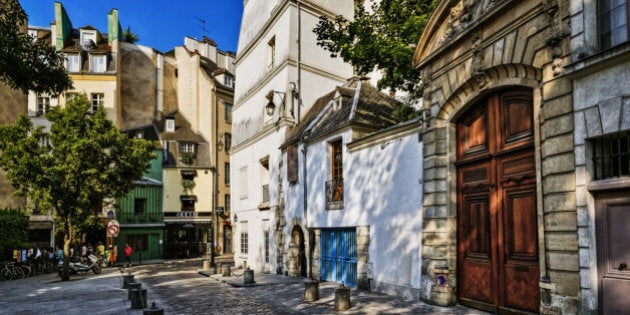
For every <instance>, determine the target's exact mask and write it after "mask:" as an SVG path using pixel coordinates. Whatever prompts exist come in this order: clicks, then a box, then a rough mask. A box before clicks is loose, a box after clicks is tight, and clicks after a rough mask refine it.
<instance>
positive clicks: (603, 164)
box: [591, 132, 630, 180]
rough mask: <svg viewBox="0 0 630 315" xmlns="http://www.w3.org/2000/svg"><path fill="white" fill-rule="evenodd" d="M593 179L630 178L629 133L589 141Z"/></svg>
mask: <svg viewBox="0 0 630 315" xmlns="http://www.w3.org/2000/svg"><path fill="white" fill-rule="evenodd" d="M591 143H592V149H593V151H592V159H593V171H594V173H595V174H594V177H595V179H596V180H597V179H608V178H615V177H621V176H630V133H628V132H623V133H616V134H612V135H606V136H602V137H599V138H596V139H593V140H591Z"/></svg>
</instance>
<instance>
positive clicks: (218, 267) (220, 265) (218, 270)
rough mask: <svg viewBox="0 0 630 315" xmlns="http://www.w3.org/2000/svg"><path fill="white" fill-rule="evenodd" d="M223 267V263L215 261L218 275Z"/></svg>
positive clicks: (215, 269)
mask: <svg viewBox="0 0 630 315" xmlns="http://www.w3.org/2000/svg"><path fill="white" fill-rule="evenodd" d="M222 267H223V263H220V262H218V263H215V264H214V274H215V275H216V274H217V273H220V272H221V271H222V270H223V269H221V268H222Z"/></svg>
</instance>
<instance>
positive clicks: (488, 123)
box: [456, 89, 540, 312]
mask: <svg viewBox="0 0 630 315" xmlns="http://www.w3.org/2000/svg"><path fill="white" fill-rule="evenodd" d="M462 117H463V118H462V119H461V120H460V122H458V125H457V128H456V130H457V142H458V145H457V150H458V151H457V153H458V162H457V164H458V168H457V176H458V183H457V185H458V186H457V191H458V197H457V202H458V213H457V215H458V225H457V228H458V233H457V235H458V286H459V289H458V292H459V293H458V295H459V299H460V302H461V303H463V304H467V305H471V306H474V307H482V308H487V309H488V310H491V311H501V310H512V311H513V310H523V311H531V312H536V311H538V308H539V304H540V292H539V287H538V281H539V277H540V266H539V262H538V259H539V257H538V221H537V220H538V215H537V208H536V206H537V202H536V162H535V155H534V146H533V135H534V133H533V131H534V129H533V126H534V125H533V106H532V102H531V90H521V89H515V90H513V91H509V92H507V93H505V92H504V93H496V94H493V95H490V96H489V97H488V98H487V99H486V100H484V101H482V102H480V103H478V104H476V105H475V106H473V107H472V109H471V110H470V111H469V112H468V113H465V114H464V115H462Z"/></svg>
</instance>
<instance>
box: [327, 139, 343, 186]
mask: <svg viewBox="0 0 630 315" xmlns="http://www.w3.org/2000/svg"><path fill="white" fill-rule="evenodd" d="M330 179H331V180H337V181H339V180H343V141H342V139H337V140H333V141H331V142H330Z"/></svg>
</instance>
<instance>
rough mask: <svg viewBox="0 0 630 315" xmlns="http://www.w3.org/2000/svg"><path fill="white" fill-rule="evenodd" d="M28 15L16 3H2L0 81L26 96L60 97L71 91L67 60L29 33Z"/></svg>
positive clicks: (0, 19) (1, 0) (12, 1)
mask: <svg viewBox="0 0 630 315" xmlns="http://www.w3.org/2000/svg"><path fill="white" fill-rule="evenodd" d="M26 18H27V16H26V13H25V12H24V10H23V9H22V7H21V6H20V5H19V3H18V2H17V1H14V0H0V80H2V81H4V82H5V83H7V84H8V85H9V86H11V87H12V88H13V89H20V90H22V91H23V92H24V93H28V91H29V90H30V91H33V92H35V93H38V94H39V93H48V94H52V95H58V94H61V93H62V92H63V91H65V90H67V89H69V88H71V87H72V81H71V80H70V77H68V74H67V73H66V70H65V68H64V61H65V57H64V56H63V55H62V54H61V53H60V52H57V51H56V50H55V48H54V47H52V46H50V45H48V44H46V43H45V42H43V41H41V40H34V39H33V38H32V37H29V36H28V35H27V34H26V33H25V32H26V28H25V27H26Z"/></svg>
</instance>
